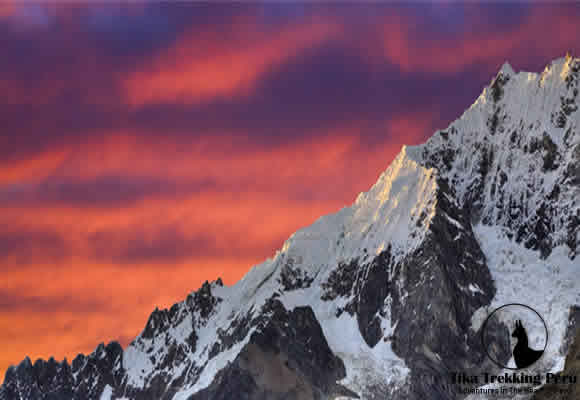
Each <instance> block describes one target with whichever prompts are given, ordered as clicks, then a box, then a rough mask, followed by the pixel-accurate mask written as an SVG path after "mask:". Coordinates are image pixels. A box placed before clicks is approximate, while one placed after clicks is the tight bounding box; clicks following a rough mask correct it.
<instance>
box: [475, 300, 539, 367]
mask: <svg viewBox="0 0 580 400" xmlns="http://www.w3.org/2000/svg"><path fill="white" fill-rule="evenodd" d="M492 318H494V319H495V321H498V322H502V323H503V324H504V325H507V327H508V329H509V335H507V337H505V336H506V333H505V330H504V329H497V327H498V326H499V325H498V324H497V323H493V322H492V321H494V319H492ZM481 343H482V345H483V348H484V349H485V351H486V353H487V356H488V357H489V359H490V360H491V361H493V362H494V363H495V364H497V365H498V366H500V367H501V368H505V369H512V370H518V369H522V368H527V367H529V366H531V365H532V364H534V363H535V362H536V361H538V360H539V359H540V357H542V354H544V351H545V350H546V346H547V345H548V327H547V326H546V322H545V321H544V318H542V316H541V315H540V314H539V313H538V312H537V311H536V310H534V309H533V308H532V307H530V306H527V305H525V304H520V303H510V304H504V305H503V306H501V307H498V308H496V309H495V310H494V311H493V312H492V313H491V314H489V315H488V316H487V318H486V319H485V322H484V323H483V326H482V328H481ZM501 343H504V344H507V343H509V344H510V349H511V357H510V358H509V359H508V360H507V361H506V362H502V361H501V360H502V359H505V358H506V357H505V346H504V347H502V346H501V345H500V344H501ZM502 349H504V350H502ZM502 354H503V355H504V356H503V357H502Z"/></svg>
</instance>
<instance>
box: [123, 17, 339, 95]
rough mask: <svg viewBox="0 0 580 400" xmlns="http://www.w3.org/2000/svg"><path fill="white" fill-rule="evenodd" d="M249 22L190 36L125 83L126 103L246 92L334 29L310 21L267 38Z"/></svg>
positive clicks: (331, 25) (318, 42)
mask: <svg viewBox="0 0 580 400" xmlns="http://www.w3.org/2000/svg"><path fill="white" fill-rule="evenodd" d="M258 26H259V24H257V23H256V21H255V20H254V19H253V18H249V19H248V18H240V19H237V20H236V21H235V22H234V23H233V25H232V26H231V27H230V28H229V29H227V30H226V31H227V32H228V33H226V34H223V33H221V32H211V33H210V32H204V33H199V32H192V33H190V34H189V35H187V36H186V37H184V38H182V39H180V41H179V42H178V43H177V44H176V45H175V46H173V47H172V48H170V49H169V50H168V51H166V52H163V53H162V54H161V55H160V56H159V57H157V59H155V60H154V61H153V63H152V65H145V66H143V68H142V69H141V70H140V71H138V72H135V73H132V74H131V75H130V76H129V77H128V78H127V79H126V82H125V87H126V93H127V96H128V99H129V101H130V103H131V104H136V105H140V104H144V103H156V102H174V101H183V102H187V103H195V102H197V101H200V100H204V99H208V98H214V97H216V96H224V95H228V96H231V95H243V94H247V93H248V92H250V91H251V90H252V89H253V87H254V85H255V84H256V83H257V82H258V80H259V79H260V78H261V77H262V76H263V75H264V74H266V73H268V71H270V70H272V69H273V68H276V67H277V66H279V65H282V64H284V63H285V62H287V61H288V60H289V59H292V58H293V57H296V56H297V55H298V54H299V53H301V52H303V51H306V50H308V49H310V48H313V47H315V46H317V45H319V44H321V43H322V42H324V41H326V40H329V39H330V38H331V37H332V36H333V35H335V34H336V33H337V32H338V26H337V25H336V24H333V23H328V22H324V21H320V20H316V19H314V20H312V21H310V23H303V24H300V25H298V26H289V27H285V28H284V29H282V30H281V31H276V32H272V33H271V34H268V33H267V32H264V31H263V30H259V29H258Z"/></svg>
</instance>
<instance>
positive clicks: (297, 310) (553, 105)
mask: <svg viewBox="0 0 580 400" xmlns="http://www.w3.org/2000/svg"><path fill="white" fill-rule="evenodd" d="M579 80H580V59H574V58H570V57H566V58H562V59H558V60H555V61H553V62H552V63H551V64H550V65H549V66H547V67H546V69H545V70H544V71H543V72H542V73H541V74H535V73H528V72H519V73H515V72H514V71H513V69H512V68H511V67H510V66H509V64H507V63H506V64H504V66H503V67H502V68H501V70H500V71H499V72H498V74H497V76H495V77H494V78H493V80H492V81H491V83H490V85H489V86H488V87H486V88H485V89H484V90H483V93H482V94H481V95H480V96H479V98H478V99H477V100H476V101H475V103H474V104H473V105H472V106H471V107H470V108H469V109H467V110H466V111H465V112H464V114H463V115H462V116H461V117H460V118H459V119H458V120H456V121H455V122H453V123H451V125H450V126H449V127H448V128H447V129H445V130H441V131H437V132H435V134H434V135H433V136H432V137H431V138H430V139H429V140H428V141H427V142H426V143H424V144H422V145H419V146H408V147H403V148H402V150H401V152H400V154H399V155H398V156H397V157H396V159H395V160H394V161H393V162H392V163H391V165H390V166H389V167H388V168H387V170H386V171H385V172H384V173H383V174H382V175H381V176H380V177H379V179H378V181H377V182H376V183H375V185H374V186H373V187H372V188H371V189H370V190H369V191H368V192H366V193H361V194H360V195H359V196H358V198H357V199H356V201H355V203H354V204H353V205H351V206H350V207H345V208H343V209H342V210H340V211H339V212H337V213H335V214H332V215H327V216H324V217H321V218H319V219H318V220H317V221H316V222H315V223H314V224H313V225H311V226H309V227H307V228H304V229H301V230H299V231H298V232H296V233H294V234H293V235H292V236H291V237H290V238H289V239H288V240H287V241H286V242H285V243H284V246H283V247H282V249H281V250H280V251H278V252H277V253H276V255H275V256H274V257H273V258H271V259H268V260H266V261H265V262H264V263H262V264H260V265H257V266H255V267H254V268H252V269H251V270H250V271H249V272H248V273H247V274H246V276H245V277H244V278H243V279H242V280H240V281H239V282H238V283H237V284H235V285H234V286H231V287H226V286H224V285H223V284H222V282H221V280H219V279H218V280H217V281H215V282H211V283H209V282H206V283H205V284H204V285H203V286H202V287H201V288H200V289H199V290H197V291H196V292H193V293H191V294H190V295H189V296H188V297H187V298H186V299H185V300H184V301H182V302H180V303H177V304H175V305H173V306H172V307H171V308H170V309H168V310H165V309H164V310H159V309H156V310H155V311H153V313H152V314H151V316H150V317H149V320H148V321H147V324H146V326H145V328H144V330H143V331H142V332H141V334H140V335H139V336H138V337H136V338H135V339H134V340H133V342H132V343H131V344H130V345H129V346H128V347H127V348H126V349H125V350H123V349H122V348H121V346H120V345H119V344H118V343H115V342H112V343H110V344H108V345H106V346H105V345H103V344H101V345H99V346H98V347H97V348H96V350H95V351H94V352H93V353H92V354H90V355H88V356H85V355H79V356H78V357H76V358H75V359H74V360H73V362H72V363H71V364H69V363H68V362H67V361H66V360H65V361H63V362H57V361H55V360H53V359H50V360H49V361H42V360H38V361H36V362H35V363H34V364H32V362H31V361H30V360H29V359H28V358H26V359H25V360H24V361H22V362H21V363H20V364H19V365H18V366H15V367H11V368H9V369H8V371H7V373H6V378H5V380H4V384H3V385H2V387H1V388H0V400H13V399H34V400H36V399H103V400H108V399H136V400H141V399H175V400H179V399H190V400H206V399H212V400H221V399H224V400H225V399H240V400H242V399H251V400H258V399H264V400H265V399H268V400H272V399H273V400H282V399H285V400H294V399H300V400H302V399H342V400H344V399H352V398H359V399H367V400H372V399H385V398H390V399H425V398H429V399H455V398H464V397H465V396H464V395H462V394H460V393H459V390H460V387H458V386H457V385H451V384H449V377H450V374H452V373H454V372H463V373H466V374H467V375H478V374H480V373H482V372H483V371H485V372H494V373H495V372H497V373H503V372H504V371H502V370H501V369H500V368H499V367H497V366H496V364H494V363H493V362H492V361H491V360H490V359H489V358H488V357H487V350H488V349H484V348H483V345H482V341H481V335H480V334H481V329H482V326H483V321H484V320H485V318H486V317H487V315H488V314H489V313H490V312H491V311H492V310H493V309H495V308H496V307H498V306H501V305H503V304H506V303H523V304H526V305H529V306H531V307H533V308H534V309H535V310H537V311H538V312H539V313H540V314H541V315H542V316H543V317H544V319H545V321H546V324H547V326H548V329H549V337H550V340H549V341H548V345H547V348H546V350H545V353H544V355H543V357H542V358H541V360H540V361H539V362H538V363H536V364H534V366H533V368H535V369H532V371H554V372H555V371H560V370H562V369H563V368H564V366H565V365H564V363H565V358H566V353H567V350H568V347H569V346H570V343H572V340H573V332H574V330H575V328H576V326H580V324H578V323H577V322H576V321H578V320H580V278H579V276H580V275H579V268H580V265H579V263H578V259H579V258H578V252H579V251H580V248H579V245H578V243H579V239H580V134H579V131H580V113H579V112H578V103H579V102H580V99H579V96H578V90H579V86H580V85H579ZM534 328H537V327H534V326H531V327H529V329H534ZM509 329H511V326H509V322H508V320H506V319H502V318H499V317H498V318H496V317H492V318H491V319H489V320H488V321H487V324H486V332H487V333H486V335H487V337H488V338H490V343H491V348H492V350H493V354H495V356H496V358H497V360H496V361H500V363H502V365H509V363H513V359H511V347H510V346H511V343H510V331H509ZM532 344H533V343H532ZM512 397H513V396H512Z"/></svg>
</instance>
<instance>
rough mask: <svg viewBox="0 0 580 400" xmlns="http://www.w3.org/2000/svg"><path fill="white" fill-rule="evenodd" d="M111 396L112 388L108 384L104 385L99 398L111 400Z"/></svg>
mask: <svg viewBox="0 0 580 400" xmlns="http://www.w3.org/2000/svg"><path fill="white" fill-rule="evenodd" d="M111 396H113V388H112V387H111V386H109V385H105V388H104V389H103V393H102V394H101V398H100V400H111Z"/></svg>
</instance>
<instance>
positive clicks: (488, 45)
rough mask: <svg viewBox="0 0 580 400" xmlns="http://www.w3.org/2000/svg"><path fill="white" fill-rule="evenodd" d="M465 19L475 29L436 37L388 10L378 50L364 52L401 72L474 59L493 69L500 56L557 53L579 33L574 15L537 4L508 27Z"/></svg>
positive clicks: (449, 68)
mask: <svg viewBox="0 0 580 400" xmlns="http://www.w3.org/2000/svg"><path fill="white" fill-rule="evenodd" d="M476 11H477V10H476ZM470 22H471V23H472V24H474V25H477V26H478V28H481V29H472V30H471V31H470V32H467V33H465V34H462V35H456V36H455V37H453V38H450V37H446V38H444V39H443V38H441V39H437V38H430V37H425V36H418V35H417V33H418V32H419V28H417V24H416V21H415V20H414V19H412V18H410V17H403V16H400V15H399V16H389V17H386V18H385V19H384V20H383V23H382V24H381V27H380V28H379V29H378V32H377V37H378V38H379V41H378V42H379V44H378V51H377V49H375V48H374V47H373V46H371V48H370V49H369V47H366V48H364V51H365V52H364V54H365V56H366V57H368V58H370V59H371V60H374V61H375V62H381V60H385V59H386V60H388V62H389V63H392V64H394V65H397V66H398V67H399V68H400V69H401V70H402V71H404V72H435V73H443V74H454V73H457V72H461V71H463V70H465V69H466V68H467V67H469V66H473V65H476V64H477V65H480V66H485V67H487V69H490V70H495V69H497V68H499V66H500V65H501V63H503V62H504V61H511V62H512V63H513V62H514V59H515V58H519V57H520V56H523V55H527V56H529V55H530V51H535V52H538V53H543V54H549V53H550V52H553V51H556V52H558V54H560V53H561V55H562V56H563V55H564V53H563V52H565V51H566V50H569V49H574V48H576V46H577V40H576V38H577V37H578V34H580V27H579V25H578V22H577V20H576V19H575V17H573V16H568V15H566V14H560V13H557V12H551V10H546V9H545V8H542V7H538V8H536V9H535V10H533V12H532V13H531V14H530V15H529V16H527V17H526V18H525V19H524V20H523V21H522V22H521V23H520V24H514V25H513V27H512V28H511V29H510V30H509V31H505V30H501V29H500V30H498V29H494V27H493V26H492V25H489V21H486V22H482V21H477V18H475V21H470ZM486 24H487V25H486ZM481 25H484V26H481ZM545 26H549V27H550V31H551V32H550V34H549V35H547V34H546V33H545V30H543V29H542V28H541V27H545ZM555 37H557V38H558V40H554V38H555ZM371 42H372V40H371ZM355 46H359V44H358V43H357V44H355Z"/></svg>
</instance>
